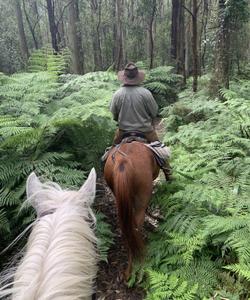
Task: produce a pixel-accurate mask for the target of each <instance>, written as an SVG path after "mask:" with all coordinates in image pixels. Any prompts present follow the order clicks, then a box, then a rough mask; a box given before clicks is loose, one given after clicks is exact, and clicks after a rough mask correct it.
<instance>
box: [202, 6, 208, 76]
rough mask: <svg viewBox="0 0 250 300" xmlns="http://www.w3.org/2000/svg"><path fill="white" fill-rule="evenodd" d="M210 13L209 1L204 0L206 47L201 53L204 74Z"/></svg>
mask: <svg viewBox="0 0 250 300" xmlns="http://www.w3.org/2000/svg"><path fill="white" fill-rule="evenodd" d="M208 13H209V6H208V0H204V7H203V17H202V26H203V39H204V46H203V50H202V51H201V66H202V69H203V72H205V69H206V66H205V57H206V50H207V23H208Z"/></svg>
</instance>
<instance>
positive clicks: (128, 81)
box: [117, 62, 145, 85]
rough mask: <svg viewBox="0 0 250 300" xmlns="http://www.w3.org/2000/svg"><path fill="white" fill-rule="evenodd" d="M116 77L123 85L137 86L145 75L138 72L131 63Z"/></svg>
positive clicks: (142, 72)
mask: <svg viewBox="0 0 250 300" xmlns="http://www.w3.org/2000/svg"><path fill="white" fill-rule="evenodd" d="M117 76H118V79H119V80H120V81H121V82H122V83H123V84H125V85H138V84H140V83H141V82H142V81H143V80H144V78H145V73H144V71H142V70H138V68H137V66H136V65H135V64H134V63H132V62H131V63H128V64H127V65H126V66H125V68H124V70H122V71H119V72H118V74H117Z"/></svg>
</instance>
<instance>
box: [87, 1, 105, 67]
mask: <svg viewBox="0 0 250 300" xmlns="http://www.w3.org/2000/svg"><path fill="white" fill-rule="evenodd" d="M90 6H91V20H92V43H93V52H94V64H95V71H97V70H102V49H101V38H100V25H101V0H91V4H90Z"/></svg>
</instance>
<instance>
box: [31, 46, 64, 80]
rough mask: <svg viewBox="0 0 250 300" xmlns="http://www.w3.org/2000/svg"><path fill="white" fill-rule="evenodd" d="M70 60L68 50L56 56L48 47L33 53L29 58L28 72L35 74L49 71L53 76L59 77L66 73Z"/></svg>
mask: <svg viewBox="0 0 250 300" xmlns="http://www.w3.org/2000/svg"><path fill="white" fill-rule="evenodd" d="M69 60H70V57H69V51H68V49H67V48H65V49H64V50H63V52H62V53H57V55H55V54H54V51H53V49H52V48H51V47H50V46H49V45H48V46H47V47H43V48H41V49H39V50H36V51H34V52H33V53H32V55H31V56H30V58H29V63H28V71H29V72H33V73H37V72H43V71H47V72H48V73H50V74H51V75H54V76H57V75H60V74H62V73H64V72H65V71H66V69H67V68H68V65H69Z"/></svg>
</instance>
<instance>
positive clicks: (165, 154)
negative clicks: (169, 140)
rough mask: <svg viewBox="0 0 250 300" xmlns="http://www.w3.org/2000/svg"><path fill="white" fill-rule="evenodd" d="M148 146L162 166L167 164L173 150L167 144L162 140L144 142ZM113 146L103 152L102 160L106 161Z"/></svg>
mask: <svg viewBox="0 0 250 300" xmlns="http://www.w3.org/2000/svg"><path fill="white" fill-rule="evenodd" d="M144 145H145V146H146V147H148V148H149V149H150V150H151V151H152V152H153V154H154V156H155V159H156V161H157V163H158V165H159V166H160V167H163V166H164V165H165V161H166V160H168V159H169V158H170V156H171V152H170V149H169V147H167V146H166V145H165V144H163V143H162V142H160V141H155V142H152V143H150V144H146V143H145V144H144ZM119 146H120V145H117V146H116V147H119ZM112 148H113V147H108V148H107V149H106V150H105V153H104V154H103V156H102V158H101V160H102V161H106V159H107V158H108V155H109V151H110V150H111V149H112Z"/></svg>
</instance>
